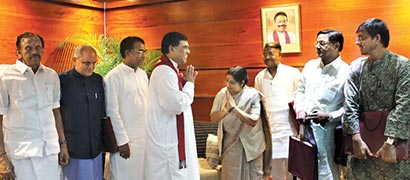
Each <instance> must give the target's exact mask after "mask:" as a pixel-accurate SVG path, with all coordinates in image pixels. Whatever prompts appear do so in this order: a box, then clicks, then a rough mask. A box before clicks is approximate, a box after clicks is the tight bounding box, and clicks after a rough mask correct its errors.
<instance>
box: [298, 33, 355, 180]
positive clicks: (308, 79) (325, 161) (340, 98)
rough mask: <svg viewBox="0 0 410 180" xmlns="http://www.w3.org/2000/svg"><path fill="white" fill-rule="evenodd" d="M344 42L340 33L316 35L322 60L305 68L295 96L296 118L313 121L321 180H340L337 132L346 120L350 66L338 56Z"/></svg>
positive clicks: (313, 61)
mask: <svg viewBox="0 0 410 180" xmlns="http://www.w3.org/2000/svg"><path fill="white" fill-rule="evenodd" d="M343 42H344V38H343V35H342V33H341V32H339V31H337V30H322V31H319V32H318V33H317V39H316V43H315V44H316V50H317V55H318V56H319V58H317V59H313V60H310V61H309V62H307V63H306V64H305V67H304V68H303V71H302V78H301V83H300V84H299V86H298V89H297V91H296V96H295V109H296V112H297V116H296V118H297V119H311V120H312V122H311V125H310V126H311V127H312V129H313V135H314V138H315V141H316V144H317V148H318V154H317V156H318V173H319V174H318V177H319V179H340V172H339V166H338V165H337V164H336V163H335V161H334V151H335V143H334V129H335V127H336V125H338V124H340V122H341V119H342V116H343V112H344V110H343V103H344V94H343V90H344V82H345V80H346V78H347V75H348V72H349V65H348V64H347V63H346V62H344V61H343V60H342V58H341V57H340V54H339V53H340V51H342V50H343Z"/></svg>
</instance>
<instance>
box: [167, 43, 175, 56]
mask: <svg viewBox="0 0 410 180" xmlns="http://www.w3.org/2000/svg"><path fill="white" fill-rule="evenodd" d="M168 51H169V53H170V54H173V53H174V47H173V46H172V45H169V46H168Z"/></svg>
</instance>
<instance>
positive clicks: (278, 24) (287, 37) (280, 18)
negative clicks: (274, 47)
mask: <svg viewBox="0 0 410 180" xmlns="http://www.w3.org/2000/svg"><path fill="white" fill-rule="evenodd" d="M273 22H274V24H275V25H274V29H275V31H273V32H272V33H270V34H268V42H276V43H279V44H293V43H296V36H295V34H294V33H292V32H288V31H287V30H286V28H287V26H288V16H287V15H286V13H285V12H282V11H280V12H277V13H276V14H275V16H273Z"/></svg>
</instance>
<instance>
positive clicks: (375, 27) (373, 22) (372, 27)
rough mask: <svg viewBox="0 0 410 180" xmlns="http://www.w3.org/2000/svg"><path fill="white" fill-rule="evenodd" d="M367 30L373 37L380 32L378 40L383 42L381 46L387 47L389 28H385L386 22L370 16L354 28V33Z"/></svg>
mask: <svg viewBox="0 0 410 180" xmlns="http://www.w3.org/2000/svg"><path fill="white" fill-rule="evenodd" d="M363 31H365V32H367V33H369V35H370V36H371V37H372V38H374V37H376V36H377V35H378V34H380V42H381V43H382V44H383V47H385V48H387V47H388V46H389V41H390V34H389V28H387V25H386V23H384V22H383V20H381V19H378V18H370V19H368V20H366V21H365V22H363V23H362V24H360V25H359V27H358V28H357V30H356V33H359V32H363Z"/></svg>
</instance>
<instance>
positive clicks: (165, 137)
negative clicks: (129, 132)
mask: <svg viewBox="0 0 410 180" xmlns="http://www.w3.org/2000/svg"><path fill="white" fill-rule="evenodd" d="M171 62H172V63H173V65H174V66H175V67H176V69H178V68H177V64H176V63H175V62H173V61H171ZM148 89H149V91H148V92H149V93H148V99H149V101H148V122H147V139H146V154H145V179H147V180H148V179H161V180H171V179H174V180H199V169H198V157H197V151H196V142H195V133H194V125H193V118H192V111H191V104H192V102H193V100H194V84H193V83H192V82H186V83H185V85H184V87H183V90H182V91H180V90H179V88H178V77H177V75H176V73H175V71H174V70H173V69H172V68H171V67H169V66H166V65H160V66H158V67H156V68H155V69H154V70H153V72H152V75H151V79H150V84H149V88H148ZM182 112H183V113H184V122H185V123H184V127H185V129H184V130H185V151H186V166H187V167H186V168H184V169H179V158H178V138H177V125H176V115H177V114H180V113H182Z"/></svg>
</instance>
